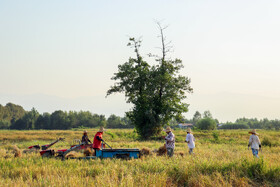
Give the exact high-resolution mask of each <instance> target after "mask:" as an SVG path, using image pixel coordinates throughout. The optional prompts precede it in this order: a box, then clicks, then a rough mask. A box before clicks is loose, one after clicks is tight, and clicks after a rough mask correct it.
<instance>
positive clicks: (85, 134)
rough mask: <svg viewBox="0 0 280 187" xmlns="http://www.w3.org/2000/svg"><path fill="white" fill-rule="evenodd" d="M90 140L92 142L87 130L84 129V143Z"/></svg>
mask: <svg viewBox="0 0 280 187" xmlns="http://www.w3.org/2000/svg"><path fill="white" fill-rule="evenodd" d="M88 142H89V143H91V141H90V139H89V138H88V134H87V131H86V130H84V135H83V137H82V143H83V144H88Z"/></svg>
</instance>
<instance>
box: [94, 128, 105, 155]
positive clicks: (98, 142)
mask: <svg viewBox="0 0 280 187" xmlns="http://www.w3.org/2000/svg"><path fill="white" fill-rule="evenodd" d="M104 131H105V129H104V127H100V128H99V130H98V131H97V133H96V134H95V136H94V138H93V145H92V148H93V149H94V151H95V154H96V150H100V149H101V142H102V141H103V139H102V135H103V132H104Z"/></svg>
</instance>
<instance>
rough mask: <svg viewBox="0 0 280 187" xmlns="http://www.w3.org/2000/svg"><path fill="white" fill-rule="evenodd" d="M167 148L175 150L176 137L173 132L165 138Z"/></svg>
mask: <svg viewBox="0 0 280 187" xmlns="http://www.w3.org/2000/svg"><path fill="white" fill-rule="evenodd" d="M165 141H166V148H172V149H174V148H175V135H174V134H173V133H172V132H169V133H168V135H167V136H166V137H165Z"/></svg>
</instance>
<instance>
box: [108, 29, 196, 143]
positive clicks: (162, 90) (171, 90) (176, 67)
mask: <svg viewBox="0 0 280 187" xmlns="http://www.w3.org/2000/svg"><path fill="white" fill-rule="evenodd" d="M161 36H162V38H164V37H163V33H162V29H161ZM162 45H163V51H162V52H163V56H162V57H160V58H157V59H156V62H157V63H158V64H157V65H153V66H151V65H149V64H148V63H147V62H146V61H144V60H143V57H142V56H141V55H140V53H139V48H140V46H141V41H140V40H135V39H134V38H130V41H129V43H128V46H132V47H133V48H134V51H135V53H136V58H129V61H128V62H126V63H124V64H122V65H119V66H118V69H119V71H118V73H115V75H114V76H113V77H112V79H113V80H115V81H118V82H116V83H115V85H114V86H112V87H111V88H110V89H109V90H108V91H107V96H108V95H110V94H112V93H117V92H124V93H125V96H126V99H127V102H128V103H132V104H133V109H132V110H131V111H130V112H127V116H128V117H129V118H130V120H131V122H132V124H133V125H134V126H135V128H136V130H137V132H138V134H139V135H140V136H141V137H142V138H149V137H151V136H153V135H156V134H159V132H160V131H161V128H162V127H163V125H165V124H167V123H168V122H169V121H170V120H171V119H172V118H174V117H176V118H178V119H179V118H181V115H182V113H183V112H187V110H188V108H187V107H188V105H187V104H185V103H182V100H183V99H185V98H186V96H185V93H186V92H191V91H192V88H191V87H190V79H189V78H187V77H184V76H180V75H178V73H179V71H180V69H181V68H183V65H182V61H181V60H179V59H175V60H166V58H165V55H166V53H167V51H165V50H164V49H165V48H164V46H165V43H164V42H163V43H162Z"/></svg>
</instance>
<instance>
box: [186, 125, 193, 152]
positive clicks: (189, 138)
mask: <svg viewBox="0 0 280 187" xmlns="http://www.w3.org/2000/svg"><path fill="white" fill-rule="evenodd" d="M185 141H186V142H187V143H188V147H189V154H193V149H194V148H195V143H194V142H195V139H194V136H193V134H192V130H191V129H190V128H188V129H187V136H186V140H185Z"/></svg>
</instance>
